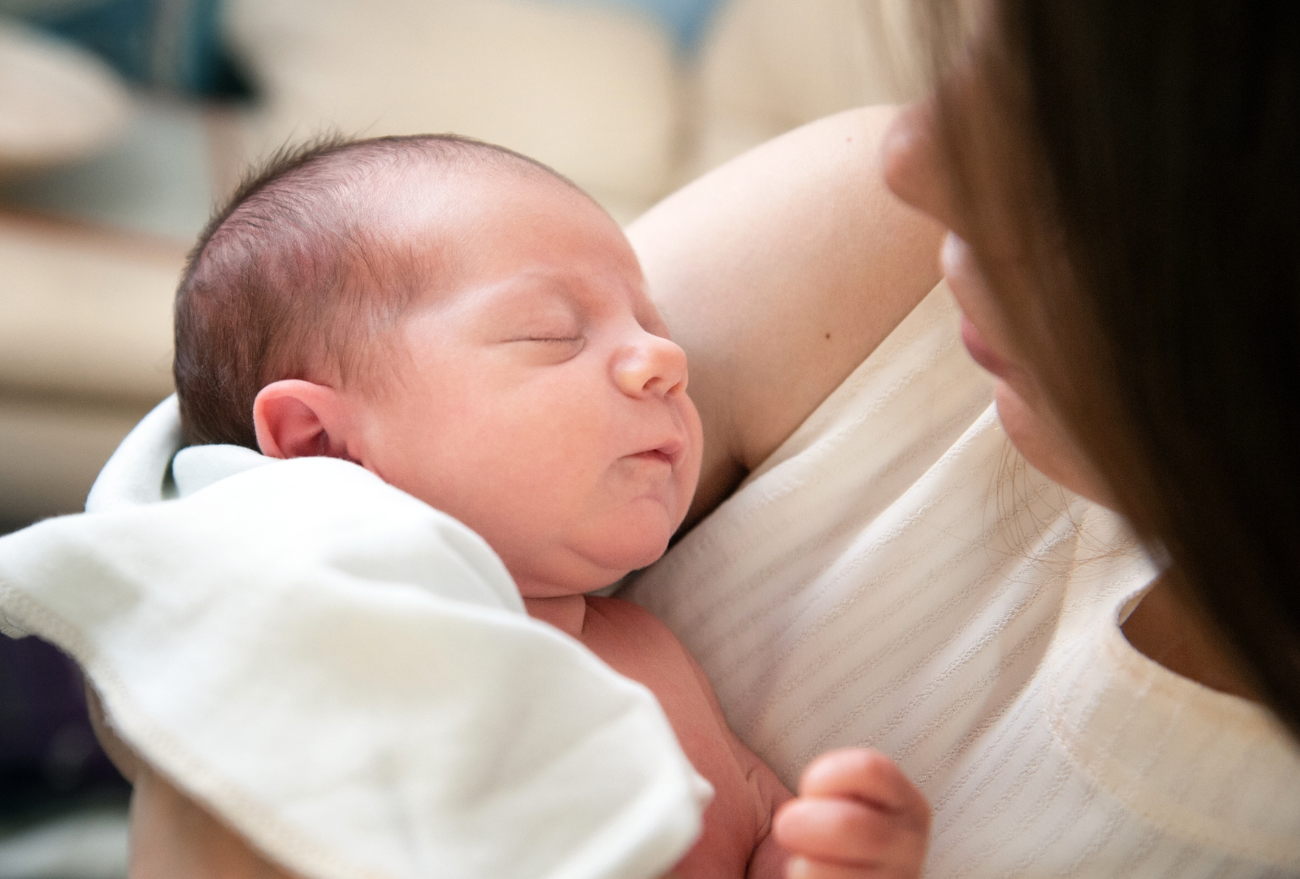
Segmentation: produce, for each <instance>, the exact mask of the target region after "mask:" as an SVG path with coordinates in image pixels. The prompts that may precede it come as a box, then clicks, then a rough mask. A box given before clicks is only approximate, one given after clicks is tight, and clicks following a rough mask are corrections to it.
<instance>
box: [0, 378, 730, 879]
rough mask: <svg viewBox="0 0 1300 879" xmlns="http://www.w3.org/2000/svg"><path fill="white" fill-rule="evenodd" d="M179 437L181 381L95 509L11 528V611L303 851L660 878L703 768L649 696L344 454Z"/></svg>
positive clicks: (93, 501)
mask: <svg viewBox="0 0 1300 879" xmlns="http://www.w3.org/2000/svg"><path fill="white" fill-rule="evenodd" d="M179 445H180V439H179V431H178V419H177V415H176V408H175V403H174V400H169V401H167V402H166V403H164V404H162V405H161V406H160V407H159V408H158V409H157V410H155V412H154V413H152V414H151V415H150V416H149V417H148V418H146V419H145V421H144V422H142V423H141V425H140V426H139V427H138V428H137V429H136V431H135V432H134V433H132V435H131V436H130V437H128V438H127V440H126V441H125V442H124V443H123V446H122V448H121V449H120V450H119V451H118V453H117V454H116V455H115V456H114V458H113V460H112V461H110V462H109V465H108V466H107V467H106V468H105V471H104V474H103V475H102V476H101V478H100V480H99V482H98V483H97V484H96V486H95V489H94V490H93V491H92V494H91V497H90V499H89V501H88V505H87V508H88V512H87V513H85V514H83V515H78V516H67V517H61V518H57V519H52V520H47V521H46V522H42V523H39V524H37V525H35V526H33V527H31V528H28V529H26V530H24V531H20V532H18V533H15V534H12V535H9V536H7V537H5V538H3V539H0V628H3V629H4V630H5V631H6V632H7V633H10V634H13V635H19V634H25V633H30V634H35V635H39V636H40V637H42V638H45V639H47V640H49V641H52V642H53V643H55V644H56V645H58V646H59V647H61V648H62V649H63V650H65V651H66V652H68V653H69V654H71V655H72V656H73V658H74V659H76V660H77V662H78V663H79V664H80V666H81V667H82V669H83V670H84V671H85V673H86V675H87V677H88V678H89V680H90V681H91V683H92V685H93V686H94V687H95V689H96V690H97V692H98V693H99V694H100V696H101V698H102V700H103V703H104V707H105V711H106V714H107V718H108V721H109V722H110V723H111V724H112V726H113V727H114V729H115V731H117V733H118V734H119V735H120V736H121V737H122V738H123V739H124V740H125V741H127V742H128V743H129V744H130V745H131V746H132V747H134V748H135V749H136V750H137V751H138V752H139V753H140V754H141V755H142V756H143V757H144V758H145V759H147V760H148V761H149V762H150V763H152V764H153V765H155V766H156V767H157V768H158V769H160V770H161V771H162V772H163V773H164V774H166V775H167V776H168V777H169V778H170V779H171V780H172V781H173V782H174V783H175V784H176V785H177V786H178V787H179V788H181V789H182V790H184V791H186V792H187V793H189V794H190V795H191V796H193V797H195V798H196V799H197V800H198V801H200V802H202V803H203V804H205V805H206V806H207V807H208V808H209V809H210V810H211V811H213V812H214V813H216V814H218V815H220V816H221V817H222V818H223V819H224V820H226V821H227V822H228V823H229V824H231V825H232V826H233V827H235V828H236V829H237V830H239V831H240V832H241V833H243V834H244V835H245V836H246V837H247V838H248V839H249V840H251V841H252V842H253V844H254V845H255V846H257V847H258V848H259V849H261V850H262V851H264V852H265V853H266V854H267V855H268V856H269V857H271V858H272V859H273V860H275V861H277V862H278V863H280V864H282V865H283V866H285V867H287V868H289V869H290V870H293V871H296V872H298V873H301V874H303V875H306V876H312V877H320V879H335V877H338V879H342V877H362V876H365V877H392V879H415V877H433V876H437V877H444V876H445V877H492V879H509V877H525V876H527V877H574V879H578V877H592V879H596V877H629V879H633V877H651V876H657V875H660V874H661V873H663V872H665V871H666V870H667V869H669V868H670V867H671V866H672V864H673V863H674V862H675V861H676V860H677V859H678V858H679V857H680V856H681V855H682V854H683V853H684V852H685V850H686V849H687V848H688V847H689V845H690V843H691V841H692V840H693V839H694V837H695V835H696V834H697V833H698V829H699V822H700V812H701V810H702V807H703V805H704V803H705V802H707V798H708V785H707V783H705V782H703V780H702V779H700V778H699V777H698V776H697V775H696V774H695V772H694V770H693V769H692V768H691V766H690V764H689V762H688V761H687V760H686V758H685V757H684V755H683V754H682V752H681V750H680V748H679V746H678V745H677V742H676V739H675V737H674V736H673V733H672V730H671V728H670V727H669V725H668V723H667V720H666V719H665V718H664V716H663V713H662V711H661V710H660V708H659V706H658V703H657V702H656V701H655V699H654V697H653V696H652V695H651V694H650V693H649V691H648V690H646V689H645V688H644V687H642V686H640V685H639V684H636V683H634V682H631V681H628V680H626V679H624V678H622V677H620V676H618V675H617V674H615V673H614V672H613V671H612V670H610V669H609V668H608V667H607V666H605V665H604V664H603V663H602V662H601V661H600V660H599V659H597V658H596V657H595V656H594V655H592V654H591V653H590V652H588V651H587V650H586V649H585V648H583V647H582V646H581V645H580V644H578V643H577V642H576V641H573V640H572V639H570V638H568V637H566V636H565V635H563V634H561V633H560V632H558V631H556V630H554V629H552V628H550V627H549V626H546V625H544V624H541V623H538V622H536V621H534V620H531V619H529V618H528V617H527V616H526V615H525V614H524V612H523V606H522V602H521V600H520V598H519V596H518V593H517V591H516V590H515V587H514V584H513V582H512V581H511V579H510V576H509V574H508V573H507V572H506V570H505V568H504V566H503V565H502V564H501V562H500V560H499V559H498V558H497V557H496V555H495V554H494V553H493V552H492V551H491V549H490V548H489V547H488V546H487V544H486V543H484V542H483V541H482V540H481V539H480V538H479V537H478V536H477V535H476V534H474V533H473V532H472V531H470V530H469V529H468V528H466V527H465V526H463V525H461V524H460V523H459V522H457V521H455V520H454V519H452V518H450V517H448V516H446V515H444V514H442V513H439V512H437V511H436V510H433V509H432V508H430V507H428V506H427V505H425V504H423V503H422V502H420V501H418V500H416V499H415V498H412V497H410V496H409V495H407V494H405V493H403V492H401V491H399V490H397V489H395V488H393V487H391V486H389V485H386V484H385V483H383V482H382V481H381V480H379V479H378V478H377V477H375V476H373V475H372V474H370V473H368V472H367V471H365V470H364V469H362V468H360V467H357V466H355V465H353V464H350V463H347V462H343V461H337V460H330V459H322V458H313V459H298V460H293V461H274V460H271V459H268V458H265V457H263V456H261V455H258V454H256V453H255V452H252V451H250V450H247V449H238V448H234V447H228V446H207V447H197V448H191V449H185V450H184V451H181V452H180V453H179V454H177V450H178V446H179Z"/></svg>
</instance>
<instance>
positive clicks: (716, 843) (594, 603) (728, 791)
mask: <svg viewBox="0 0 1300 879" xmlns="http://www.w3.org/2000/svg"><path fill="white" fill-rule="evenodd" d="M588 602H589V607H588V611H587V624H586V625H585V626H584V628H583V638H582V640H583V642H584V643H585V644H586V645H587V647H588V648H589V649H591V650H592V652H594V653H595V654H596V655H597V656H599V657H600V658H601V659H603V660H604V661H605V662H606V663H608V664H609V665H610V666H611V667H612V668H613V669H614V670H615V671H617V672H618V673H619V674H622V675H623V676H624V677H628V678H631V679H632V680H635V681H637V682H639V683H641V684H644V685H645V686H646V687H648V688H649V689H650V690H651V692H653V693H654V694H655V696H656V698H658V700H659V703H660V705H662V706H663V709H664V713H665V714H666V715H667V716H668V720H669V722H670V723H671V724H672V727H673V731H674V732H675V733H676V734H677V739H678V741H679V742H680V743H681V745H682V750H683V751H685V752H686V756H687V757H688V758H689V759H690V761H691V764H692V765H693V766H694V767H695V769H696V771H697V772H699V773H700V774H701V775H703V776H704V777H705V778H706V779H708V781H709V783H710V784H712V785H713V788H714V800H713V802H712V803H711V804H710V806H709V808H708V809H707V811H706V812H705V816H704V819H705V831H704V834H703V836H702V837H701V839H700V841H699V842H698V843H697V844H696V846H695V848H694V849H692V851H691V853H690V854H689V855H688V856H687V858H686V860H685V861H683V862H682V863H681V864H680V865H678V868H677V872H678V874H679V875H682V876H687V875H699V876H743V875H744V873H745V865H746V864H747V863H748V861H749V857H750V854H751V853H752V851H753V848H754V846H755V844H756V843H757V842H758V840H759V836H760V834H761V833H762V832H764V831H765V829H766V824H767V820H768V818H769V817H770V813H771V808H772V806H771V804H769V803H766V802H763V799H764V798H763V795H762V793H761V792H760V789H759V787H758V785H757V784H756V783H754V782H753V780H752V779H751V777H750V773H751V770H752V766H749V765H746V763H747V762H749V761H750V760H752V759H753V758H752V755H748V754H747V752H743V749H737V748H736V747H733V742H734V741H735V739H734V736H733V734H732V732H731V730H730V729H729V728H728V727H727V725H726V720H725V719H724V718H723V716H722V714H721V712H720V710H719V709H718V708H717V701H716V699H715V698H714V697H713V693H712V688H711V687H710V686H709V684H708V681H707V680H706V679H704V677H703V675H702V674H700V673H698V672H697V670H696V667H695V665H694V663H693V662H692V661H691V659H690V657H689V655H688V654H687V653H686V649H685V648H684V647H683V646H682V645H681V643H680V642H679V641H677V639H676V638H675V637H674V636H673V635H672V633H671V632H669V631H668V630H667V629H666V628H664V626H663V625H662V624H661V623H659V621H658V620H656V619H654V618H653V617H651V616H650V615H649V614H648V613H647V612H646V611H645V610H643V609H642V608H640V607H636V606H635V605H630V604H627V603H626V602H621V601H617V600H616V599H588Z"/></svg>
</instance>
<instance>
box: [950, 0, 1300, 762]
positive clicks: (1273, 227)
mask: <svg viewBox="0 0 1300 879" xmlns="http://www.w3.org/2000/svg"><path fill="white" fill-rule="evenodd" d="M990 12H991V15H990V16H989V17H988V18H987V19H985V21H984V22H983V24H982V28H983V31H982V33H981V34H980V35H979V36H978V37H977V38H976V40H975V41H974V43H973V44H972V47H971V49H970V50H969V54H968V56H967V57H966V59H965V61H964V62H962V64H960V65H959V68H960V69H963V70H964V71H965V73H966V74H967V75H968V76H972V75H973V76H974V77H976V78H978V79H979V80H981V86H982V87H983V88H985V89H987V92H986V93H987V94H988V95H989V96H990V97H991V104H992V106H991V113H990V114H989V115H987V116H986V117H985V118H974V117H972V116H971V114H970V112H969V107H966V106H964V105H963V100H962V97H963V96H962V94H959V91H960V90H961V88H962V86H961V85H960V83H959V81H960V79H961V76H960V75H955V76H950V77H949V78H948V80H947V84H946V85H941V86H940V90H939V93H940V99H939V108H940V117H941V126H942V130H944V131H945V132H947V141H948V145H949V147H948V152H949V154H950V160H951V165H952V168H953V170H954V173H955V177H956V178H957V180H958V183H959V187H960V188H959V192H958V195H959V197H960V198H961V199H962V200H963V201H964V202H965V204H966V207H967V208H969V209H970V210H971V211H972V212H973V220H974V226H975V227H976V228H977V229H978V227H979V225H980V222H981V220H987V221H990V222H997V221H999V219H1000V218H1005V217H1007V216H1015V217H1016V218H1017V219H1016V222H1015V225H1016V226H1017V230H1016V231H1017V236H1016V237H1017V238H1019V239H1020V241H1021V244H1022V248H1021V255H1022V256H1024V257H1025V260H1024V262H1025V263H1026V264H1027V265H1029V266H1030V274H1031V275H1032V276H1033V279H1034V281H1033V283H1032V284H1031V285H1023V284H1022V285H1019V289H1017V284H1015V283H1006V284H1003V283H1000V282H1001V281H1003V280H1005V279H1006V278H1007V277H1008V276H1007V274H1006V273H1004V272H1001V271H1000V269H999V267H998V266H996V265H994V266H990V267H988V271H989V274H990V275H991V276H992V277H993V280H994V283H995V286H997V287H998V289H997V294H998V295H999V298H1000V299H1001V300H1002V303H1003V305H1004V308H1005V310H1006V312H1007V316H1008V320H1009V321H1010V323H1011V325H1012V327H1013V329H1014V330H1015V331H1016V336H1017V342H1019V343H1022V344H1023V347H1024V351H1025V353H1026V355H1027V356H1028V358H1029V359H1030V361H1031V362H1032V363H1033V364H1034V366H1035V371H1036V372H1037V374H1038V378H1039V380H1040V381H1041V382H1042V384H1043V386H1044V388H1045V389H1046V391H1047V393H1048V396H1049V398H1050V399H1051V400H1052V402H1053V404H1054V405H1055V406H1056V407H1057V409H1058V413H1059V415H1060V416H1061V417H1062V418H1063V420H1064V421H1065V423H1066V424H1067V425H1068V426H1069V429H1070V431H1071V432H1072V434H1073V436H1074V438H1075V439H1076V440H1077V442H1078V443H1079V445H1080V446H1081V448H1082V449H1083V450H1084V452H1085V454H1086V455H1087V456H1088V457H1089V459H1090V461H1091V463H1092V464H1093V466H1094V467H1095V468H1096V469H1097V470H1098V471H1099V472H1100V473H1101V474H1102V476H1103V478H1104V479H1105V481H1106V483H1107V487H1108V489H1109V490H1110V493H1111V496H1112V497H1113V498H1114V499H1115V501H1116V503H1117V504H1118V506H1119V508H1120V510H1121V512H1123V513H1124V514H1125V515H1126V516H1127V517H1128V519H1129V520H1130V522H1131V523H1132V524H1133V525H1134V527H1135V528H1136V529H1137V531H1138V533H1139V534H1140V535H1141V536H1142V537H1143V538H1144V539H1145V540H1146V541H1147V543H1148V545H1149V546H1151V547H1152V548H1153V550H1155V551H1156V552H1157V553H1158V554H1160V555H1162V556H1164V557H1166V558H1167V560H1168V562H1169V564H1170V571H1171V574H1172V576H1171V578H1170V579H1171V581H1172V582H1174V583H1176V584H1177V586H1178V588H1179V589H1180V592H1181V594H1182V597H1183V599H1184V600H1185V601H1186V602H1187V604H1188V605H1189V606H1190V607H1192V608H1194V609H1195V610H1196V611H1197V612H1199V613H1201V614H1203V615H1204V616H1205V617H1206V618H1207V619H1208V620H1209V621H1210V622H1211V623H1212V625H1213V627H1214V628H1215V629H1217V631H1218V632H1219V633H1220V634H1221V636H1222V639H1223V641H1224V643H1225V646H1227V648H1228V649H1229V652H1230V653H1232V654H1235V656H1236V657H1237V658H1238V660H1239V664H1240V665H1241V666H1242V667H1243V669H1242V670H1243V671H1245V672H1246V673H1247V674H1248V675H1249V676H1250V677H1251V683H1252V685H1253V686H1255V687H1256V688H1257V689H1258V690H1259V692H1260V693H1261V695H1262V696H1263V698H1264V699H1265V700H1266V701H1267V703H1268V704H1269V705H1270V706H1271V707H1272V708H1273V710H1274V711H1275V713H1276V714H1277V715H1278V717H1279V718H1280V719H1281V720H1282V721H1283V722H1284V723H1285V724H1287V726H1288V727H1289V728H1290V729H1291V731H1292V733H1293V734H1294V735H1296V736H1297V737H1300V4H1297V3H1289V2H1260V0H1255V2H1230V3H1225V2H1223V0H1145V2H1134V0H997V2H995V3H993V4H991V6H990ZM948 32H949V33H951V30H949V31H948ZM991 127H992V128H996V129H998V130H997V131H996V132H995V133H994V135H993V141H995V142H996V143H997V144H998V145H999V146H998V148H997V150H996V153H997V156H998V161H997V163H996V164H999V165H1000V167H999V168H997V169H996V173H995V174H994V177H995V178H996V179H997V183H996V185H993V186H991V187H990V186H987V185H984V184H983V183H981V181H980V178H981V177H983V179H984V180H985V182H987V180H988V179H989V178H988V174H987V173H985V172H986V170H987V169H985V171H979V170H977V166H980V165H987V164H988V162H989V155H990V154H989V152H988V151H987V150H984V151H983V152H980V151H978V150H977V149H975V148H973V147H972V146H971V144H972V142H973V140H972V136H971V135H972V133H973V132H974V131H975V130H976V129H984V130H985V131H986V132H987V131H988V130H989V129H990V128H991ZM985 141H986V142H987V141H988V138H985ZM992 201H997V202H998V205H997V206H996V207H994V208H990V207H989V205H990V203H991V202H992ZM974 237H975V238H976V240H975V241H974V242H973V243H974V244H975V246H976V250H977V252H978V251H979V250H980V246H979V245H980V242H979V240H978V238H979V233H978V231H976V232H975V233H974Z"/></svg>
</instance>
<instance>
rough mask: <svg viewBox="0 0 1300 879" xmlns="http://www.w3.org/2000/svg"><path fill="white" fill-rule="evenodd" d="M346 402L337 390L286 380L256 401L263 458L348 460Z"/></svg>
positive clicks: (255, 418) (274, 384)
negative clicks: (264, 456)
mask: <svg viewBox="0 0 1300 879" xmlns="http://www.w3.org/2000/svg"><path fill="white" fill-rule="evenodd" d="M350 423H351V419H350V418H349V417H348V408H347V404H346V401H345V400H344V399H343V397H342V396H341V395H340V394H339V392H338V391H336V390H335V389H334V388H331V387H329V386H328V385H318V384H316V383H315V382H309V381H303V380H302V379H284V380H282V381H278V382H271V383H270V384H269V385H267V386H266V387H264V388H262V390H261V391H259V392H258V394H257V399H255V400H254V401H253V426H254V427H255V428H256V430H257V445H258V448H259V449H261V451H262V454H263V455H266V456H268V457H271V458H318V457H326V458H344V459H347V460H352V458H351V456H350V455H349V454H348V439H349V437H348V428H349V425H350Z"/></svg>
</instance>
